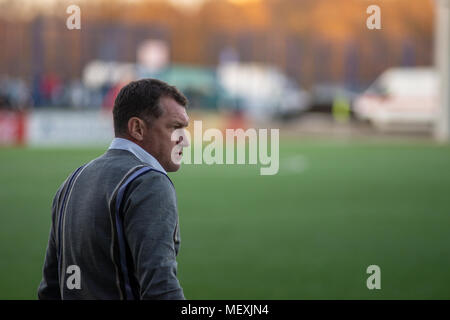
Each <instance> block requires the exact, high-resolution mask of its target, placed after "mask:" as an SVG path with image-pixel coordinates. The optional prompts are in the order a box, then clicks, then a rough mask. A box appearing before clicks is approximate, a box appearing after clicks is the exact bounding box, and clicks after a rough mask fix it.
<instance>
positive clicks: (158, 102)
mask: <svg viewBox="0 0 450 320" xmlns="http://www.w3.org/2000/svg"><path fill="white" fill-rule="evenodd" d="M187 103H188V101H187V99H186V97H185V96H184V95H183V94H182V93H181V92H180V91H178V90H177V89H176V88H175V87H174V86H170V85H168V84H167V83H165V82H163V81H159V80H156V79H143V80H138V81H133V82H131V83H129V84H128V85H126V86H125V87H123V88H122V89H121V90H120V92H119V94H118V95H117V98H116V101H115V103H114V109H113V117H114V132H115V135H116V137H119V138H125V139H128V140H131V141H133V142H134V143H136V144H137V145H139V146H140V147H142V148H143V149H144V150H145V151H147V152H148V153H150V154H151V155H152V156H154V157H155V158H156V160H158V162H159V163H160V164H161V166H162V167H163V168H164V169H165V170H166V171H167V172H173V171H177V170H178V169H179V168H180V161H181V156H182V150H183V148H184V147H187V146H188V145H189V141H188V139H187V137H186V135H185V134H184V128H185V127H187V125H188V122H189V117H188V115H187V113H186V106H187ZM173 137H174V138H173ZM175 138H176V139H175Z"/></svg>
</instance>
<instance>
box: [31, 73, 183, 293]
mask: <svg viewBox="0 0 450 320" xmlns="http://www.w3.org/2000/svg"><path fill="white" fill-rule="evenodd" d="M187 103H188V101H187V99H186V98H185V96H184V95H183V94H182V93H181V92H179V91H178V90H177V89H176V88H175V87H173V86H170V85H168V84H166V83H164V82H162V81H159V80H154V79H144V80H139V81H134V82H131V83H129V84H128V85H126V86H125V87H124V88H122V89H121V90H120V92H119V94H118V96H117V98H116V100H115V104H114V109H113V116H114V131H115V139H114V140H113V141H112V143H111V146H110V148H109V150H108V151H107V152H106V153H105V154H103V155H102V156H100V157H99V158H97V159H94V160H93V161H91V162H89V163H88V164H86V165H84V166H82V167H80V168H78V169H77V170H75V171H74V172H73V173H72V174H71V175H70V176H69V177H68V178H67V179H66V181H65V182H64V183H63V184H62V185H61V187H60V188H59V189H58V191H57V193H56V195H55V197H54V200H53V207H52V227H51V231H50V237H49V242H48V247H47V253H46V257H45V262H44V267H43V279H42V281H41V284H40V286H39V289H38V297H39V299H114V300H115V299H184V293H183V290H182V288H181V286H180V283H179V281H178V279H177V262H176V256H177V254H178V249H179V245H180V235H179V225H178V209H177V200H176V194H175V189H174V186H173V184H172V182H171V180H170V179H169V177H168V176H167V172H174V171H177V170H178V169H179V168H180V162H181V157H182V150H183V148H184V147H186V146H188V145H189V142H188V140H187V138H186V136H185V135H184V128H185V127H187V125H188V121H189V117H188V115H187V113H186V107H187ZM176 130H180V131H177V132H181V134H180V135H179V137H178V139H177V140H172V135H173V134H174V132H176ZM173 155H174V156H173Z"/></svg>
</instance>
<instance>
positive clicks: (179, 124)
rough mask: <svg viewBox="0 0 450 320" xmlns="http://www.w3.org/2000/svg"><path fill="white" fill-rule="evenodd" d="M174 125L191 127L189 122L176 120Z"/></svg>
mask: <svg viewBox="0 0 450 320" xmlns="http://www.w3.org/2000/svg"><path fill="white" fill-rule="evenodd" d="M174 124H175V125H176V126H181V127H187V126H188V125H189V121H183V120H175V121H174Z"/></svg>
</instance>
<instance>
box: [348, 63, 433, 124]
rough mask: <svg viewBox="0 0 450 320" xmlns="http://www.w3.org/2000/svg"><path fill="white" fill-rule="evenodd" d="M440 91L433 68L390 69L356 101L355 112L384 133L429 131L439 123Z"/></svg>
mask: <svg viewBox="0 0 450 320" xmlns="http://www.w3.org/2000/svg"><path fill="white" fill-rule="evenodd" d="M438 89H439V88H438V75H437V72H436V71H435V70H434V69H433V68H393V69H388V70H387V71H385V72H384V73H383V74H381V76H380V77H379V78H378V79H377V80H376V81H375V82H374V83H373V84H372V85H371V86H370V87H369V88H368V89H367V90H366V91H365V92H364V93H363V94H362V95H360V96H359V97H358V98H357V99H356V100H355V103H354V112H355V115H356V116H357V117H358V118H360V119H363V120H368V121H370V122H371V123H373V124H374V125H375V126H376V127H377V128H379V129H382V130H389V131H391V130H394V131H395V130H404V129H407V130H414V131H429V130H431V129H432V126H433V124H434V122H435V120H436V115H437V110H438V108H437V101H438V100H437V99H438Z"/></svg>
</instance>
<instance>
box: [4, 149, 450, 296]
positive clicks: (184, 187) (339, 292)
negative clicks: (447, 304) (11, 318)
mask: <svg viewBox="0 0 450 320" xmlns="http://www.w3.org/2000/svg"><path fill="white" fill-rule="evenodd" d="M280 148H281V149H280V158H281V159H280V160H281V167H280V172H279V174H278V175H275V176H260V175H259V167H258V166H254V165H252V166H250V165H247V166H243V165H240V166H238V165H236V166H224V165H221V166H220V165H216V166H207V165H202V166H194V165H186V166H184V167H183V168H182V170H181V171H180V172H179V173H176V174H171V177H172V178H173V181H174V183H175V186H176V189H177V194H178V206H179V215H180V226H181V238H182V242H181V249H180V254H179V256H178V268H179V269H178V271H179V278H180V282H181V284H182V286H183V288H184V292H185V295H186V297H187V298H190V299H430V298H437V299H450V147H448V146H436V145H431V144H427V143H411V142H408V143H400V142H397V143H380V142H332V141H311V140H308V141H303V140H298V141H295V140H282V141H281V144H280ZM102 153H103V150H102V149H14V148H12V149H11V148H7V149H0V181H1V186H0V203H1V211H0V219H1V220H0V221H1V222H0V237H1V238H0V257H1V258H0V298H1V299H35V298H36V289H37V286H38V284H39V281H40V278H41V268H42V263H43V259H44V253H45V248H46V244H47V237H48V231H49V228H50V206H51V200H52V197H53V194H54V192H55V191H56V189H57V188H58V186H59V185H60V183H61V182H62V181H63V179H65V177H66V176H67V175H68V174H69V173H70V172H71V171H72V170H73V169H74V168H75V167H77V166H79V165H81V164H82V163H84V162H87V161H88V160H90V159H91V158H93V157H96V156H98V155H100V154H102ZM298 161H301V162H300V164H299V165H297V162H298ZM372 264H376V265H379V266H380V268H381V290H368V289H367V287H366V279H367V277H368V276H369V275H368V274H366V268H367V267H368V266H369V265H372Z"/></svg>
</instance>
